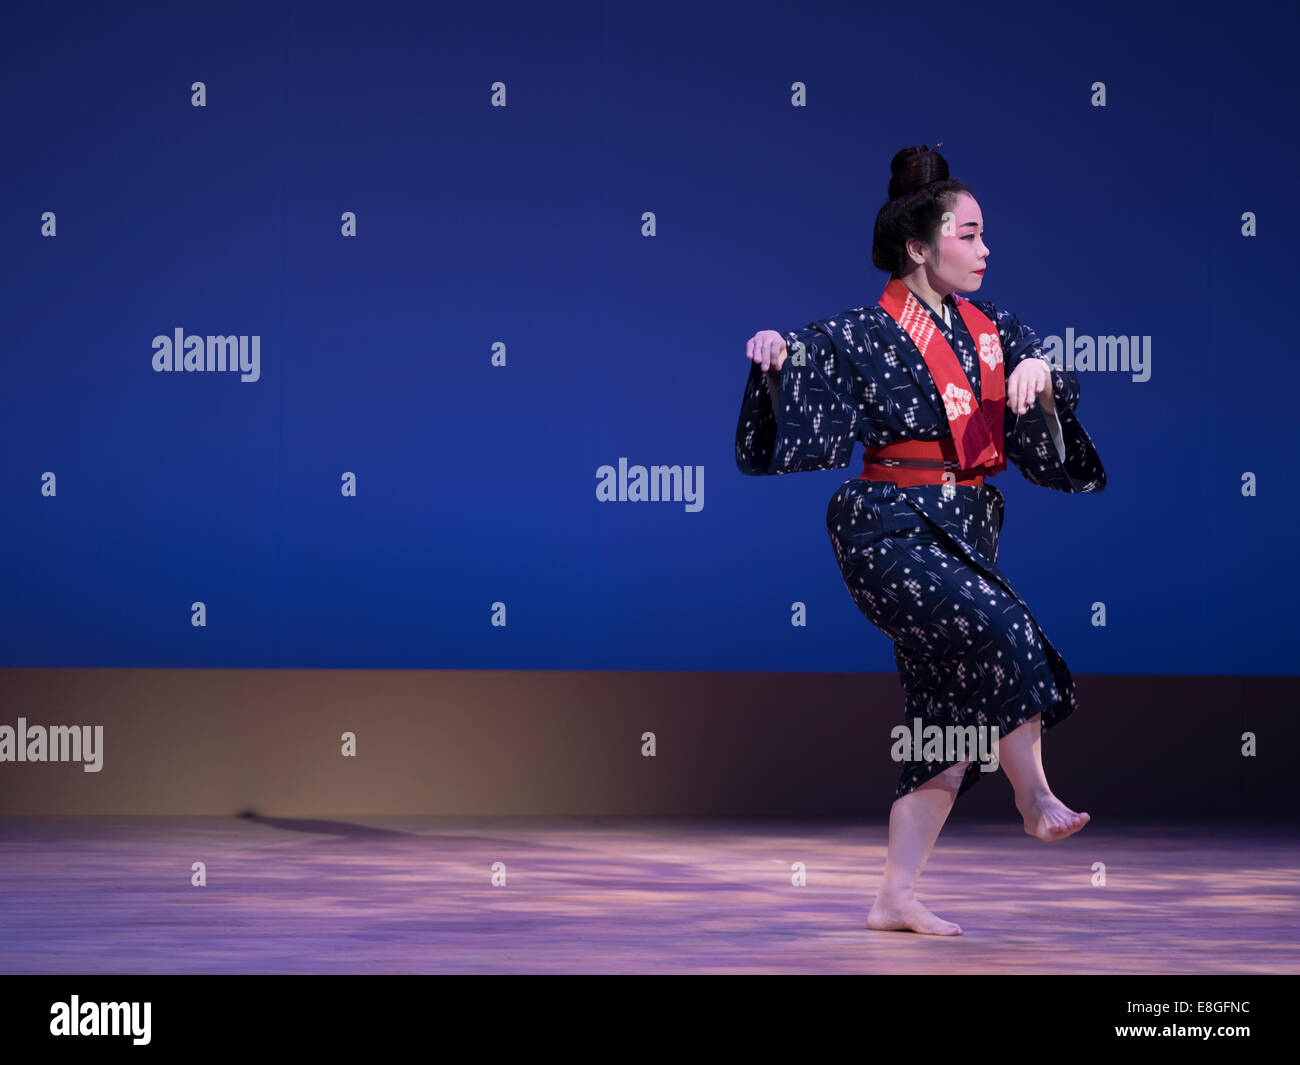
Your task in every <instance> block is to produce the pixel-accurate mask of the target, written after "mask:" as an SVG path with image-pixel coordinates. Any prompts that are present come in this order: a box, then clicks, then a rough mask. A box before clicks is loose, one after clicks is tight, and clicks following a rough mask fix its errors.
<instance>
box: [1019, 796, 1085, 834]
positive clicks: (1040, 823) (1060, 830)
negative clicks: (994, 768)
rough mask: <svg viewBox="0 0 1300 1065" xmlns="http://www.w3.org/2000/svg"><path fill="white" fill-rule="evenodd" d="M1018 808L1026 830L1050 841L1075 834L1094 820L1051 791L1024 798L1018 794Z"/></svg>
mask: <svg viewBox="0 0 1300 1065" xmlns="http://www.w3.org/2000/svg"><path fill="white" fill-rule="evenodd" d="M1016 809H1017V810H1019V811H1020V816H1021V817H1023V818H1024V819H1025V831H1026V832H1028V833H1029V834H1030V835H1031V836H1037V837H1038V838H1039V839H1042V840H1046V841H1048V842H1049V843H1050V842H1052V841H1053V840H1058V839H1065V837H1066V836H1072V835H1074V833H1076V832H1078V831H1079V829H1081V828H1082V827H1083V826H1084V825H1086V824H1087V823H1088V822H1089V821H1091V820H1092V818H1091V817H1089V816H1088V815H1087V814H1080V813H1075V812H1074V811H1073V810H1071V809H1070V808H1069V807H1068V806H1066V805H1065V803H1063V802H1061V800H1060V799H1058V798H1057V797H1056V796H1055V795H1053V794H1052V793H1051V792H1050V791H1044V792H1040V793H1039V794H1037V795H1031V796H1030V797H1029V798H1027V799H1024V800H1022V799H1021V798H1020V797H1019V796H1016Z"/></svg>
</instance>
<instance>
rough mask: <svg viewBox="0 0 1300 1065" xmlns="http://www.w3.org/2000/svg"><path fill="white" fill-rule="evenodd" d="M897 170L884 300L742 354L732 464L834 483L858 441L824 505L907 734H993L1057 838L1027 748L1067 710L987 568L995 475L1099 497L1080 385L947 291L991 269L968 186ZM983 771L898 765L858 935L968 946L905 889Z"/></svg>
mask: <svg viewBox="0 0 1300 1065" xmlns="http://www.w3.org/2000/svg"><path fill="white" fill-rule="evenodd" d="M937 147H938V146H937V145H936V148H937ZM890 170H891V178H890V182H889V200H888V202H887V203H886V204H885V205H884V206H883V207H881V209H880V212H879V213H878V214H877V216H876V226H875V235H874V240H873V245H872V249H871V260H872V262H873V264H874V265H875V266H876V267H877V268H879V269H881V270H885V271H888V272H889V275H890V279H889V282H888V283H887V284H886V286H885V290H884V292H883V293H882V294H881V297H880V300H879V302H877V303H876V304H875V305H874V306H871V307H858V308H855V309H853V310H850V311H846V312H844V313H843V314H839V315H836V316H835V317H833V318H828V319H821V320H818V321H814V322H812V323H810V324H809V325H808V327H807V328H805V329H796V330H791V331H789V332H784V333H782V332H778V331H776V330H771V329H765V330H761V331H759V332H758V333H756V334H755V335H754V336H753V337H752V338H751V339H750V341H749V343H748V345H747V348H746V356H747V357H748V358H749V359H750V360H751V361H752V363H753V365H752V366H751V367H750V374H749V380H748V382H747V383H746V386H745V395H744V399H743V402H742V408H741V414H740V421H739V424H738V426H737V430H736V461H737V464H738V465H739V467H740V469H741V471H742V472H743V473H749V474H781V473H794V472H797V471H800V470H830V469H842V468H843V467H845V466H847V465H848V463H849V459H850V457H851V455H852V451H853V446H854V443H855V442H856V441H858V440H861V441H862V442H863V444H864V445H865V447H866V454H865V467H864V469H863V472H862V474H861V476H860V477H858V478H856V479H854V480H850V481H846V482H845V483H844V484H843V485H842V486H841V487H840V489H839V491H837V492H836V493H835V495H834V496H833V497H832V498H831V501H830V506H829V507H828V508H827V512H826V526H827V531H828V532H829V534H830V539H831V546H832V547H833V548H834V551H835V557H836V559H837V561H838V562H839V566H840V571H841V573H842V574H843V577H844V583H845V585H846V586H847V588H848V590H849V592H850V594H851V595H852V596H853V599H854V602H856V603H857V605H858V607H859V609H861V611H862V612H863V613H864V614H865V615H866V616H867V618H868V619H869V620H870V621H871V622H872V624H874V625H875V626H876V627H877V628H879V629H880V630H881V631H882V632H883V633H885V635H886V636H888V637H889V638H890V639H891V640H892V641H893V643H894V660H895V662H896V663H897V666H898V671H899V679H900V680H901V682H902V685H903V690H904V692H905V693H906V698H905V702H904V707H905V711H904V718H905V720H906V721H907V722H908V727H909V729H910V728H912V722H913V720H914V719H916V718H919V719H920V720H921V722H922V723H923V727H924V728H925V729H927V730H928V729H929V727H930V726H938V727H939V728H940V729H945V728H946V727H948V726H956V727H965V726H972V725H973V726H977V727H979V728H981V729H989V730H991V728H992V727H993V726H996V727H997V730H998V731H997V733H996V734H994V735H995V736H998V737H1000V740H998V741H997V746H996V749H997V757H998V759H999V761H1000V763H1001V766H1002V768H1003V769H1004V770H1005V772H1006V774H1007V777H1008V779H1009V780H1010V781H1011V785H1012V787H1013V788H1014V789H1015V803H1016V808H1017V810H1019V812H1020V815H1021V817H1022V818H1023V819H1024V825H1025V831H1026V832H1028V833H1029V834H1030V835H1033V836H1037V837H1038V838H1039V839H1042V840H1057V839H1063V838H1064V837H1066V836H1069V835H1071V834H1073V833H1075V832H1077V831H1078V830H1079V829H1081V828H1082V827H1083V826H1084V825H1085V824H1086V823H1087V822H1088V820H1089V817H1088V815H1087V814H1086V813H1076V812H1075V811H1073V810H1071V809H1070V808H1069V807H1068V806H1066V805H1065V804H1064V803H1062V802H1061V801H1060V800H1059V799H1058V798H1057V797H1056V796H1055V795H1053V794H1052V791H1051V789H1050V788H1049V787H1048V785H1047V778H1046V776H1045V775H1044V773H1043V760H1042V750H1041V739H1040V736H1041V732H1042V731H1043V730H1045V729H1048V728H1051V727H1052V726H1053V725H1055V724H1057V723H1058V722H1059V721H1061V720H1063V719H1064V718H1065V717H1067V716H1068V715H1069V714H1070V713H1072V712H1073V711H1074V710H1075V709H1077V707H1078V699H1077V697H1076V694H1075V688H1074V681H1073V679H1072V678H1071V676H1070V671H1069V670H1068V669H1067V668H1066V665H1065V662H1064V660H1063V659H1062V658H1061V656H1060V654H1058V653H1057V651H1056V649H1055V648H1054V647H1053V646H1052V645H1051V643H1050V642H1049V641H1048V639H1047V637H1046V636H1045V635H1044V634H1043V632H1042V629H1041V628H1040V627H1039V626H1038V623H1037V621H1035V619H1034V617H1033V615H1032V614H1031V613H1030V611H1029V608H1028V606H1026V605H1025V602H1024V600H1023V599H1021V598H1020V596H1019V595H1017V594H1016V592H1015V590H1014V589H1013V588H1012V587H1011V584H1010V583H1009V582H1008V581H1007V579H1006V577H1005V576H1004V575H1003V574H1002V572H1001V571H1000V570H999V569H998V568H997V566H996V562H997V556H998V535H999V533H1000V532H1001V529H1002V520H1003V513H1004V501H1003V497H1002V493H1001V492H999V491H998V490H997V489H996V488H994V487H993V486H992V485H991V484H988V483H986V480H985V479H986V478H987V477H991V476H992V475H993V474H995V473H998V472H999V471H1001V470H1003V469H1005V468H1006V464H1007V461H1008V460H1010V461H1011V462H1012V463H1014V464H1015V465H1016V466H1017V467H1018V468H1019V469H1020V471H1021V472H1022V473H1023V474H1024V476H1025V477H1026V478H1028V480H1030V481H1031V482H1032V483H1034V484H1037V485H1042V486H1043V487H1046V488H1055V489H1058V490H1059V491H1062V492H1100V491H1101V490H1102V489H1103V488H1105V486H1106V474H1105V471H1104V470H1103V468H1102V464H1101V459H1100V458H1099V457H1098V455H1097V452H1096V450H1095V449H1094V447H1093V445H1092V441H1091V440H1090V439H1089V438H1088V434H1087V433H1085V432H1084V430H1083V426H1082V425H1080V424H1079V421H1078V418H1077V417H1076V415H1075V408H1076V406H1077V404H1078V400H1079V381H1078V377H1077V376H1076V375H1075V374H1074V373H1073V372H1072V371H1068V370H1064V369H1055V368H1053V367H1051V366H1050V365H1049V364H1048V362H1047V361H1046V357H1045V356H1044V355H1043V353H1042V349H1041V347H1040V345H1039V341H1038V337H1037V336H1036V335H1035V333H1034V332H1033V330H1031V329H1030V328H1029V327H1028V326H1027V325H1025V324H1024V323H1022V322H1020V321H1019V320H1018V319H1017V318H1016V317H1015V316H1014V315H1012V314H1010V313H1009V312H1007V311H1005V310H1002V309H999V308H997V307H995V306H994V305H993V304H992V303H989V302H987V301H984V300H966V299H962V298H960V297H957V296H956V295H955V293H956V292H958V291H963V292H968V291H972V290H975V289H978V288H979V287H980V286H981V284H982V283H983V274H984V269H985V264H986V262H987V260H988V256H989V249H988V247H987V245H986V244H985V243H984V219H983V215H982V214H981V212H980V207H979V204H978V202H976V200H975V197H974V194H973V193H972V192H971V190H970V188H969V187H968V186H966V185H965V184H963V183H962V182H960V181H956V180H951V179H949V177H948V164H947V162H946V161H945V160H944V158H943V156H941V155H940V154H939V153H938V152H937V151H935V150H932V149H930V148H928V147H927V146H924V145H922V146H921V147H912V148H904V149H903V150H902V151H900V152H899V153H898V154H897V155H895V156H894V159H893V161H892V163H891V165H890ZM1008 408H1009V411H1010V413H1008ZM924 753H925V754H927V755H928V754H932V753H935V752H931V751H928V750H927V751H925V752H924ZM981 776H982V771H981V768H980V766H979V764H978V763H977V762H976V761H975V760H973V759H964V760H962V761H955V760H949V761H945V760H944V759H943V758H942V756H939V757H933V758H931V757H923V756H922V752H911V753H910V755H909V756H908V757H907V760H905V761H904V763H903V771H902V775H901V777H900V779H899V783H898V788H897V790H896V792H895V796H894V803H893V806H892V807H891V809H890V814H889V852H888V857H887V858H886V861H885V872H884V877H883V880H882V883H881V887H880V892H879V894H878V895H877V897H876V900H875V903H874V904H873V905H872V907H871V912H870V914H869V915H868V917H867V925H868V927H870V928H874V929H879V930H898V931H906V930H910V931H914V932H921V933H926V934H930V935H960V934H961V928H960V926H958V925H957V924H954V923H953V922H951V921H945V920H942V919H941V918H939V917H937V916H936V915H935V914H933V913H932V912H930V910H929V909H927V908H926V907H925V906H924V905H923V904H922V903H921V902H920V901H919V900H918V899H917V898H916V895H915V886H916V879H917V877H918V876H919V875H920V872H921V868H922V866H923V865H924V864H925V861H926V859H927V858H928V857H929V855H930V851H931V850H932V849H933V847H934V843H935V841H936V840H937V839H938V836H939V831H940V829H942V828H943V823H944V821H945V820H946V819H947V817H948V813H949V811H950V810H951V809H952V806H953V803H954V802H955V800H956V798H957V797H958V796H959V795H961V794H964V793H965V792H966V791H967V790H968V789H969V788H971V787H973V786H974V785H975V783H976V782H977V781H978V780H979V779H980V777H981Z"/></svg>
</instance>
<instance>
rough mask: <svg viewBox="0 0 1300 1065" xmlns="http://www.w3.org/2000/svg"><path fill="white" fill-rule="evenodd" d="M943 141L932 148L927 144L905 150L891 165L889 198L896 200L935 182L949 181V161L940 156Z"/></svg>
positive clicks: (895, 157)
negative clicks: (940, 146) (939, 150)
mask: <svg viewBox="0 0 1300 1065" xmlns="http://www.w3.org/2000/svg"><path fill="white" fill-rule="evenodd" d="M942 143H943V141H940V142H939V144H936V145H935V146H934V147H933V148H931V147H930V146H929V145H927V144H921V145H913V146H912V147H910V148H904V149H903V150H902V151H900V152H899V153H898V154H897V155H896V156H894V158H893V161H892V162H891V163H890V164H889V172H890V175H891V176H890V179H889V198H890V199H891V200H896V199H898V198H899V197H900V196H906V195H907V194H908V193H909V192H916V190H917V189H921V188H924V187H925V186H926V185H929V184H930V183H931V182H933V181H946V180H947V179H948V161H947V160H946V159H945V158H944V157H943V156H942V155H940V154H939V152H938V150H937V149H938V148H939V145H940V144H942Z"/></svg>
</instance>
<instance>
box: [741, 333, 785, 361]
mask: <svg viewBox="0 0 1300 1065" xmlns="http://www.w3.org/2000/svg"><path fill="white" fill-rule="evenodd" d="M785 356H786V350H785V337H783V336H782V335H781V334H780V333H778V332H777V331H776V330H775V329H760V330H759V331H758V332H757V333H755V334H754V335H753V336H752V337H750V338H749V343H748V344H747V345H746V347H745V357H746V358H748V359H752V360H753V361H754V362H755V363H757V364H758V365H759V366H761V367H763V369H764V370H780V369H781V366H782V364H783V363H784V362H785Z"/></svg>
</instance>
